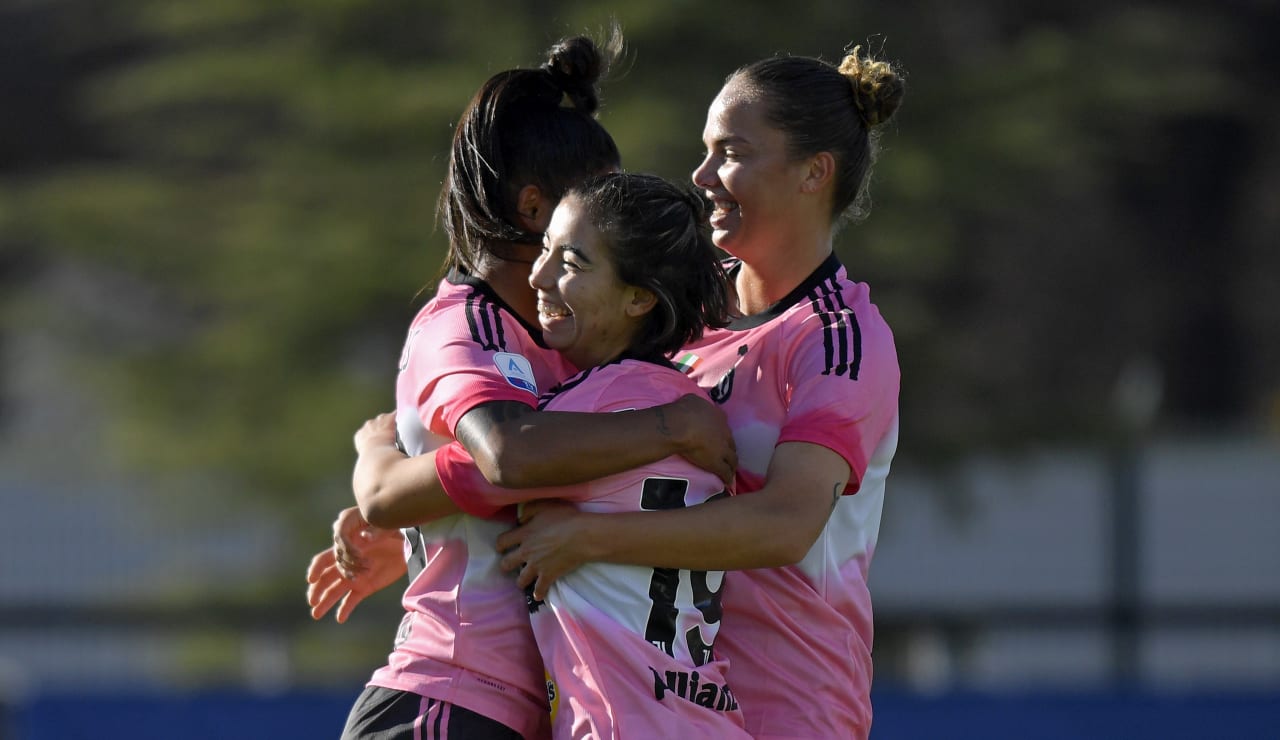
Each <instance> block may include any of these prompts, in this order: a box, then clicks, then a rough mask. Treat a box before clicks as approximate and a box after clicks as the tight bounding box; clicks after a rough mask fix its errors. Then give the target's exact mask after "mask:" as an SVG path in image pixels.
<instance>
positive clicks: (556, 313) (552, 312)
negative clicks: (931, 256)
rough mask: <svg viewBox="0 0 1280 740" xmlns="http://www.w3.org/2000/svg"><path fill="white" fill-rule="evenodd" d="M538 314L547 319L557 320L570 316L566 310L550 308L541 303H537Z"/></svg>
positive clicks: (555, 307)
mask: <svg viewBox="0 0 1280 740" xmlns="http://www.w3.org/2000/svg"><path fill="white" fill-rule="evenodd" d="M538 314H539V315H541V316H546V317H547V318H549V319H558V318H563V317H565V316H571V315H572V314H571V313H570V312H569V311H568V310H567V309H564V308H560V307H559V306H552V305H549V304H546V303H543V302H542V301H538Z"/></svg>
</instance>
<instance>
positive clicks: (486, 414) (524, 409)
mask: <svg viewBox="0 0 1280 740" xmlns="http://www.w3.org/2000/svg"><path fill="white" fill-rule="evenodd" d="M532 412H533V409H532V408H530V407H528V406H526V405H524V404H523V403H518V402H516V401H492V402H490V403H482V404H480V405H479V406H476V407H475V408H473V409H471V410H470V411H468V412H467V413H465V414H463V415H462V419H460V420H459V421H458V426H457V427H456V428H455V429H454V434H456V435H457V437H458V441H459V442H461V443H462V446H463V447H465V448H466V449H467V451H468V452H471V453H473V454H474V451H475V450H476V448H477V447H478V446H480V445H483V444H484V440H485V438H486V437H488V436H489V435H490V434H492V433H493V431H494V430H495V429H497V428H498V427H499V426H501V425H502V424H503V423H505V422H508V421H511V420H512V419H519V418H520V417H522V416H524V415H525V414H528V413H532Z"/></svg>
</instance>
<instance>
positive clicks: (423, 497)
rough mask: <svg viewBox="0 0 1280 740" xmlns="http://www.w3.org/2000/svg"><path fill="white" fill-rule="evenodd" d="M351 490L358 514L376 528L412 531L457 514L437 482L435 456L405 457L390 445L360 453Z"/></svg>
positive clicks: (453, 505) (455, 507) (429, 454)
mask: <svg viewBox="0 0 1280 740" xmlns="http://www.w3.org/2000/svg"><path fill="white" fill-rule="evenodd" d="M351 488H352V492H353V493H354V494H355V498H356V504H357V505H358V506H359V507H360V514H361V515H362V516H363V517H364V518H365V521H367V522H369V523H370V524H372V525H373V526H375V527H383V528H395V527H411V526H415V525H418V524H422V523H424V522H429V521H432V520H435V519H439V518H440V517H443V516H449V515H451V514H456V513H458V512H459V509H458V507H457V506H456V505H455V504H454V503H453V501H452V500H451V499H450V498H449V497H448V496H447V495H446V494H445V492H444V489H443V488H442V487H441V486H440V484H439V481H438V480H437V479H436V471H435V458H434V453H427V454H424V455H417V456H414V457H405V455H404V453H402V452H400V451H399V450H398V449H396V448H395V447H393V446H390V445H385V446H376V447H371V448H367V449H363V450H361V451H360V455H359V457H358V458H357V459H356V465H355V469H354V471H353V472H352V476H351Z"/></svg>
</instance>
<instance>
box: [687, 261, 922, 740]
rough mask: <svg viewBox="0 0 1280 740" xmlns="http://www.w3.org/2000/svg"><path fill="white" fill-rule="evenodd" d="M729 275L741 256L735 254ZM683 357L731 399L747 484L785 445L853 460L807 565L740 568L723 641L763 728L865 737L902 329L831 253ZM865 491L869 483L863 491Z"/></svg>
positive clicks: (751, 716) (717, 393)
mask: <svg viewBox="0 0 1280 740" xmlns="http://www.w3.org/2000/svg"><path fill="white" fill-rule="evenodd" d="M729 268H730V274H733V272H734V271H735V270H736V268H737V265H735V264H734V263H732V262H731V263H730V264H729ZM676 364H677V366H680V367H682V368H684V369H685V370H686V372H688V373H689V375H690V377H692V378H693V379H694V380H696V381H697V383H698V385H700V386H702V387H704V388H708V389H709V390H710V393H711V396H712V398H713V399H714V400H715V401H716V402H717V403H719V404H721V407H722V408H723V409H724V411H725V413H726V414H727V415H728V418H729V425H730V427H731V428H732V429H733V433H734V441H735V442H736V444H737V448H738V461H739V470H738V481H737V488H738V491H737V492H738V494H740V495H751V493H750V492H751V491H755V490H759V489H760V488H761V487H762V486H763V484H764V480H765V474H766V472H767V471H768V468H769V462H770V460H771V458H772V456H773V450H774V447H775V446H777V445H778V444H780V443H783V442H809V443H812V444H817V445H822V446H823V447H827V448H830V449H831V450H834V451H835V452H836V453H838V454H839V455H840V456H841V457H843V458H844V459H845V460H846V461H847V462H848V463H849V467H850V468H851V470H852V476H851V479H850V483H849V486H848V488H847V489H846V490H845V494H846V495H845V496H843V497H841V499H840V500H839V502H838V503H837V504H836V506H835V509H834V510H833V512H832V514H831V518H830V520H829V521H828V523H827V525H826V527H825V528H824V529H823V531H822V533H821V535H819V537H818V540H817V542H815V543H814V545H813V547H812V549H810V551H809V553H808V554H807V555H806V556H805V557H804V559H803V560H802V561H801V562H799V563H798V564H796V565H793V566H788V567H785V568H769V569H760V570H747V571H735V572H732V573H730V574H729V577H728V584H727V586H726V588H725V595H724V626H723V630H722V631H721V633H720V640H719V642H718V643H717V645H716V647H717V649H718V650H719V651H720V652H722V653H723V654H724V656H725V657H726V658H728V660H729V665H730V672H729V680H730V683H731V684H732V685H733V688H734V692H735V694H736V695H737V696H738V698H739V699H740V700H741V702H742V709H743V712H744V715H745V718H746V729H747V731H748V732H750V733H751V735H752V736H753V737H755V738H784V737H785V738H801V737H803V738H836V737H839V738H865V737H866V736H867V734H868V732H869V730H870V725H871V701H870V696H869V693H870V688H871V636H872V618H871V597H870V593H869V592H868V590H867V568H868V565H869V564H870V562H871V556H872V553H873V552H874V550H875V544H876V536H877V533H878V531H879V527H880V512H881V507H882V504H883V502H884V484H885V477H886V476H887V475H888V472H889V463H890V461H891V459H892V457H893V453H894V450H895V449H896V447H897V438H898V384H899V370H898V359H897V353H896V351H895V349H894V344H893V335H892V334H891V333H890V331H889V327H888V326H887V325H886V324H885V322H884V320H883V319H882V318H881V317H880V312H879V311H878V310H877V309H876V307H875V306H874V305H873V304H872V303H871V302H870V298H869V291H868V288H867V286H866V285H865V284H863V283H854V282H852V281H850V280H849V279H848V277H847V276H846V275H845V271H844V268H843V267H842V266H841V265H840V263H839V261H837V260H836V258H835V256H834V255H832V256H831V257H830V258H828V259H827V261H826V262H825V263H823V265H822V266H821V267H819V268H818V269H817V270H816V271H815V272H814V273H813V275H811V276H810V277H809V278H808V279H807V280H805V282H804V283H803V284H801V285H800V286H799V287H797V288H796V290H794V291H793V292H792V293H791V294H790V295H788V296H787V297H786V298H783V299H782V300H781V301H779V302H778V303H777V304H775V305H774V306H772V307H770V309H768V310H766V311H764V312H762V313H760V314H756V315H754V316H748V317H744V318H742V319H740V320H738V321H736V322H735V323H734V324H733V325H731V326H730V327H728V328H726V329H722V330H716V331H711V332H708V333H707V334H706V335H705V336H704V337H703V338H702V339H701V340H699V341H698V342H695V343H694V344H692V345H690V346H689V347H687V348H686V351H683V352H681V353H678V354H677V357H676ZM850 494H856V495H850Z"/></svg>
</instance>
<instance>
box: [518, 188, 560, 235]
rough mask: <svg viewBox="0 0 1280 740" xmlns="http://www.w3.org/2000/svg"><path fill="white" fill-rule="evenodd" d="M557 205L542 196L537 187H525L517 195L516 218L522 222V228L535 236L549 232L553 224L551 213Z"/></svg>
mask: <svg viewBox="0 0 1280 740" xmlns="http://www.w3.org/2000/svg"><path fill="white" fill-rule="evenodd" d="M554 209H555V203H552V202H551V199H550V198H547V197H546V196H544V195H543V194H542V189H541V188H539V187H538V186H537V185H525V186H524V187H522V188H520V193H519V194H518V195H516V218H518V219H519V220H520V228H522V229H524V230H525V231H530V232H533V233H535V234H541V233H543V232H545V231H546V230H547V226H548V225H549V224H550V223H551V211H552V210H554Z"/></svg>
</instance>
